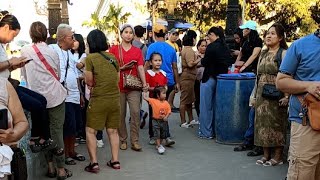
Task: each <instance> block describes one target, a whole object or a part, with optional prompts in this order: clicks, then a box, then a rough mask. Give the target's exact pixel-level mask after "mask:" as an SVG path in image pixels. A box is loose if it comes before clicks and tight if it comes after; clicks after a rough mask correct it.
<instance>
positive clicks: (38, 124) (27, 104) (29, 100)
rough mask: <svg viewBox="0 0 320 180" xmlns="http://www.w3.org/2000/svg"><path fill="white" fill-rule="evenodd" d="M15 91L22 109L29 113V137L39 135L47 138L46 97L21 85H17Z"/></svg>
mask: <svg viewBox="0 0 320 180" xmlns="http://www.w3.org/2000/svg"><path fill="white" fill-rule="evenodd" d="M16 91H17V94H18V97H19V99H20V101H21V104H22V107H23V109H25V110H27V111H29V112H30V113H31V120H32V128H31V137H38V136H40V137H41V138H43V139H49V138H50V129H49V118H48V112H47V100H46V98H45V97H44V96H42V95H41V94H38V93H36V92H34V91H31V90H30V89H27V88H24V87H21V86H18V87H17V88H16Z"/></svg>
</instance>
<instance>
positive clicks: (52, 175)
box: [46, 169, 57, 178]
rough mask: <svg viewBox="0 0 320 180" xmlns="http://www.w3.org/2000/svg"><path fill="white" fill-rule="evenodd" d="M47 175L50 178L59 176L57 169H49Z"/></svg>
mask: <svg viewBox="0 0 320 180" xmlns="http://www.w3.org/2000/svg"><path fill="white" fill-rule="evenodd" d="M46 176H47V177H48V178H55V177H57V170H56V169H55V170H54V172H49V170H48V172H47V174H46Z"/></svg>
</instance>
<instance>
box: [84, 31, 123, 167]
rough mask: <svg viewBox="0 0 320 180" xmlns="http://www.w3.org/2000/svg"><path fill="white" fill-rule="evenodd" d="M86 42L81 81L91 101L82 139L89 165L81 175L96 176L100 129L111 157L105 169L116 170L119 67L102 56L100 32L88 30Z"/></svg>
mask: <svg viewBox="0 0 320 180" xmlns="http://www.w3.org/2000/svg"><path fill="white" fill-rule="evenodd" d="M87 41H88V45H89V53H90V54H89V55H88V57H87V58H86V60H85V68H86V71H85V81H86V84H87V85H88V87H89V89H90V92H91V97H90V101H89V106H88V109H87V124H86V135H87V148H88V152H89V155H90V164H89V165H88V166H87V167H86V168H85V171H88V172H91V173H98V172H99V164H98V159H97V143H96V141H97V139H96V133H97V131H98V130H103V129H104V128H106V131H107V134H108V138H109V143H110V148H111V154H112V156H111V160H110V161H108V163H107V165H108V166H110V167H111V168H113V169H120V162H119V157H118V156H119V135H118V130H117V129H118V128H119V127H120V93H119V87H118V82H119V66H118V63H117V60H116V57H115V56H114V55H113V54H111V53H107V52H105V51H106V50H107V49H108V46H107V39H106V37H105V35H104V33H103V32H102V31H100V30H97V29H96V30H92V31H91V32H90V33H89V34H88V37H87Z"/></svg>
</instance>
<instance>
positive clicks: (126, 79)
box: [118, 44, 143, 90]
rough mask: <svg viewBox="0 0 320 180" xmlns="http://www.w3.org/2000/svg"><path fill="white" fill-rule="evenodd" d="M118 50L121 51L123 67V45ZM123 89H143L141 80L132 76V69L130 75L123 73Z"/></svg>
mask: <svg viewBox="0 0 320 180" xmlns="http://www.w3.org/2000/svg"><path fill="white" fill-rule="evenodd" d="M118 49H119V58H120V62H121V65H122V66H123V65H124V62H123V55H122V49H121V44H120V45H118ZM133 68H135V67H133ZM123 87H124V88H128V89H132V90H141V89H142V88H143V85H142V82H141V79H140V78H139V77H137V76H135V75H133V74H132V69H131V70H130V72H129V74H126V73H123Z"/></svg>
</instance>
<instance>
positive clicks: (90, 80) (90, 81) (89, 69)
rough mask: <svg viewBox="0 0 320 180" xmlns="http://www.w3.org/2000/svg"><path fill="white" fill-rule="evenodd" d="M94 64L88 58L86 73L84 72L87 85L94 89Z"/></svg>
mask: <svg viewBox="0 0 320 180" xmlns="http://www.w3.org/2000/svg"><path fill="white" fill-rule="evenodd" d="M92 69H93V64H92V62H91V59H90V58H86V61H85V71H84V79H85V82H86V84H87V85H88V86H89V87H90V88H92V87H93V86H94V79H93V72H92Z"/></svg>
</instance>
